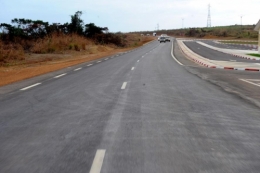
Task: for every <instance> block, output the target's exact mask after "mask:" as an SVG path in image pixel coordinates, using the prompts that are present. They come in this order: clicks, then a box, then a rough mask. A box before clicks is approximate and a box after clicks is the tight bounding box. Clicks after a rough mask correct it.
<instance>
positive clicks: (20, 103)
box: [0, 41, 260, 173]
mask: <svg viewBox="0 0 260 173" xmlns="http://www.w3.org/2000/svg"><path fill="white" fill-rule="evenodd" d="M171 45H172V43H161V44H160V43H158V42H157V41H155V42H153V43H151V44H148V45H146V46H144V47H143V48H142V49H137V50H135V51H133V52H130V53H127V54H123V55H121V56H119V57H115V58H112V59H111V58H109V59H107V60H105V59H103V60H100V61H101V62H98V61H97V62H92V63H91V64H92V65H91V66H88V65H87V64H86V65H84V66H83V67H80V66H77V67H75V69H71V70H70V71H68V72H67V73H63V75H62V74H59V75H57V76H56V77H54V78H53V77H52V78H51V79H49V80H47V79H46V80H43V81H42V82H41V81H38V85H35V86H34V87H31V88H26V86H24V87H23V89H24V90H14V91H12V92H10V93H6V94H3V95H1V96H0V110H1V112H0V131H1V133H0V139H1V143H0V172H5V173H11V172H27V173H30V172H42V173H45V172H46V173H50V172H62V173H67V172H68V173H69V172H82V173H83V172H84V173H85V172H92V171H93V172H95V171H96V172H98V170H99V169H100V168H101V167H102V168H101V172H102V173H117V172H118V173H122V172H126V173H128V172H129V173H130V172H135V173H138V172H147V173H153V172H154V173H158V172H161V173H163V172H187V173H188V172H189V173H190V172H221V173H222V172H226V173H227V172H232V173H233V172H259V170H260V165H259V163H260V133H259V130H260V126H259V124H260V116H259V115H260V109H259V108H258V107H256V106H254V105H252V104H251V103H249V102H247V101H245V100H244V99H241V98H240V97H237V96H236V95H233V94H230V93H227V92H225V91H224V90H222V89H221V88H220V87H218V86H216V85H214V84H211V83H209V82H207V81H205V80H203V79H201V78H199V77H197V76H196V75H194V74H192V73H190V72H189V70H187V67H184V66H181V65H179V64H178V63H176V61H175V60H174V59H173V58H172V57H171V54H170V51H171ZM184 61H186V60H184ZM79 68H81V69H79ZM188 68H189V67H188ZM192 68H193V67H192ZM76 69H78V70H76ZM75 70H76V71H75ZM32 80H33V79H32ZM17 85H18V86H19V84H17ZM14 88H15V87H14ZM21 89H22V88H21ZM94 158H95V159H94ZM103 158H104V160H103V162H102V159H103ZM93 160H94V161H93ZM93 165H94V166H93ZM99 166H100V167H99Z"/></svg>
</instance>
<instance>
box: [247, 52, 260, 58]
mask: <svg viewBox="0 0 260 173" xmlns="http://www.w3.org/2000/svg"><path fill="white" fill-rule="evenodd" d="M247 55H251V56H255V57H258V58H260V54H258V53H249V54H247Z"/></svg>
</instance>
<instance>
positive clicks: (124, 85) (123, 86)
mask: <svg viewBox="0 0 260 173" xmlns="http://www.w3.org/2000/svg"><path fill="white" fill-rule="evenodd" d="M126 85H127V82H124V83H123V85H122V87H121V89H122V90H124V89H125V87H126Z"/></svg>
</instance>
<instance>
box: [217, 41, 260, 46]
mask: <svg viewBox="0 0 260 173" xmlns="http://www.w3.org/2000/svg"><path fill="white" fill-rule="evenodd" d="M220 42H221V43H231V44H252V45H258V42H253V41H250V42H249V41H240V40H239V41H220Z"/></svg>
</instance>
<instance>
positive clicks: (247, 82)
mask: <svg viewBox="0 0 260 173" xmlns="http://www.w3.org/2000/svg"><path fill="white" fill-rule="evenodd" d="M239 80H242V81H244V82H247V83H250V84H252V85H255V86H259V87H260V84H256V83H254V82H250V81H249V80H246V79H239Z"/></svg>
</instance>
